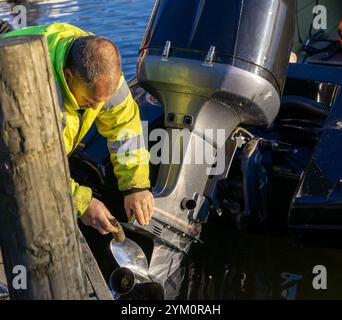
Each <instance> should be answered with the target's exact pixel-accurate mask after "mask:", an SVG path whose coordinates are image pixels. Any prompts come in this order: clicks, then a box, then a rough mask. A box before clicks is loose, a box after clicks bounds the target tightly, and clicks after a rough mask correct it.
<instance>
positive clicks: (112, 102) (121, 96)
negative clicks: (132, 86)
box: [102, 80, 129, 111]
mask: <svg viewBox="0 0 342 320" xmlns="http://www.w3.org/2000/svg"><path fill="white" fill-rule="evenodd" d="M128 94H129V86H128V84H127V82H126V80H124V81H123V82H122V84H121V87H120V89H119V90H118V91H117V92H115V94H114V95H113V97H111V98H110V99H109V100H108V101H107V102H106V103H105V105H104V106H103V108H102V110H104V111H106V110H110V109H113V108H115V107H116V106H118V105H119V104H121V103H122V102H124V101H125V99H126V98H127V96H128Z"/></svg>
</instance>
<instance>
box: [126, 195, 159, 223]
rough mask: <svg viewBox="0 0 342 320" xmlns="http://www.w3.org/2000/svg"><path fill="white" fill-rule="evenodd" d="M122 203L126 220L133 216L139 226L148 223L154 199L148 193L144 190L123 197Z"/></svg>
mask: <svg viewBox="0 0 342 320" xmlns="http://www.w3.org/2000/svg"><path fill="white" fill-rule="evenodd" d="M124 202H125V210H126V214H127V217H128V220H130V219H131V217H132V215H133V214H134V215H135V217H136V218H137V220H138V222H139V223H140V224H141V225H147V224H149V223H150V220H151V217H152V214H153V208H154V198H153V195H152V193H151V192H150V191H147V190H144V191H140V192H135V193H132V194H129V195H127V196H125V201H124Z"/></svg>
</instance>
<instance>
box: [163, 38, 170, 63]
mask: <svg viewBox="0 0 342 320" xmlns="http://www.w3.org/2000/svg"><path fill="white" fill-rule="evenodd" d="M170 49H171V41H166V42H165V46H164V50H163V55H162V61H168V59H169V55H170Z"/></svg>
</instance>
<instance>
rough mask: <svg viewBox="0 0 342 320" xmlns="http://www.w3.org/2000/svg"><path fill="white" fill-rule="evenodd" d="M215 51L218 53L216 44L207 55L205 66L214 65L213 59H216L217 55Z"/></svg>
mask: <svg viewBox="0 0 342 320" xmlns="http://www.w3.org/2000/svg"><path fill="white" fill-rule="evenodd" d="M215 53H216V47H215V46H211V47H210V49H209V51H208V53H207V56H206V57H205V61H204V64H203V65H204V66H207V67H212V66H213V61H214V57H215Z"/></svg>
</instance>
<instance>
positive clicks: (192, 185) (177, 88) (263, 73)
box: [137, 0, 295, 299]
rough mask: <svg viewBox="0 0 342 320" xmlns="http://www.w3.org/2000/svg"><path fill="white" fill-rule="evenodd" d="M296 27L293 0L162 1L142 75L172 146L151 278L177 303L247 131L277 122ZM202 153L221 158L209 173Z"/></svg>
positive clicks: (161, 187) (144, 51) (154, 226)
mask: <svg viewBox="0 0 342 320" xmlns="http://www.w3.org/2000/svg"><path fill="white" fill-rule="evenodd" d="M294 28H295V1H294V0H230V1H227V0H187V1H184V0H157V1H156V4H155V7H154V10H153V13H152V17H151V20H150V22H149V25H148V28H147V31H146V36H145V39H144V41H143V43H142V47H141V50H140V57H139V61H138V73H137V75H138V81H139V83H140V85H141V86H142V87H143V88H144V89H146V90H147V91H148V92H149V93H151V94H152V95H153V96H155V97H156V98H157V99H159V100H160V102H161V103H162V104H163V106H164V108H165V127H166V129H167V133H168V134H169V137H172V141H171V142H170V144H165V141H164V145H170V151H165V149H164V150H162V152H167V155H169V159H170V163H163V162H162V163H161V165H160V169H159V175H158V179H157V182H156V185H155V187H154V190H153V193H154V195H155V200H156V208H157V209H156V211H155V212H154V216H153V219H152V222H151V224H150V225H149V226H147V227H144V228H145V230H146V231H149V232H151V233H154V234H155V235H157V236H158V237H160V238H161V239H163V241H164V244H158V245H155V248H154V251H153V254H152V258H151V261H150V265H149V273H150V276H151V277H153V278H154V280H156V281H158V282H159V283H161V284H162V285H163V286H164V288H165V291H166V298H168V299H173V298H175V297H176V296H177V293H178V290H179V287H180V284H181V280H182V277H183V273H182V268H181V262H182V260H183V258H184V255H185V254H186V253H187V252H188V250H189V248H190V245H191V243H192V241H194V240H195V241H196V240H198V238H199V233H200V228H199V225H200V223H203V222H205V221H206V218H207V215H208V208H210V207H212V206H213V205H214V204H213V199H214V192H215V186H216V182H217V181H218V180H220V179H224V178H226V177H227V174H228V171H229V167H230V164H231V161H232V159H233V156H234V154H235V151H236V149H237V148H238V147H239V146H241V143H243V141H244V138H245V135H247V134H248V133H247V131H245V130H243V129H239V128H238V126H239V125H251V126H254V127H267V126H270V125H271V124H272V122H273V120H274V119H275V117H276V116H277V113H278V110H279V106H280V99H281V95H282V91H283V88H284V83H285V79H286V75H287V67H288V62H289V56H290V52H291V48H292V44H293V39H294ZM175 129H178V130H175ZM180 129H181V130H180ZM208 129H210V130H211V133H212V134H211V133H209V134H206V132H207V131H208ZM206 130H207V131H206ZM184 132H187V134H184ZM164 138H165V139H166V138H167V135H166V136H165V137H164ZM179 145H180V146H181V148H182V150H183V153H181V158H180V161H179V163H172V159H173V157H174V156H176V158H177V157H178V153H179ZM199 145H202V147H203V149H202V150H204V151H205V154H206V155H207V154H212V155H213V161H212V162H211V163H210V166H209V168H208V162H206V161H204V162H203V163H198V162H197V161H195V159H194V157H193V155H194V150H195V153H196V152H197V150H196V148H197V147H198V146H199ZM202 153H203V151H202ZM153 156H154V155H153V154H152V153H151V157H153ZM167 242H169V243H171V244H172V247H171V246H170V247H168V246H167V245H165V243H167ZM175 246H176V247H177V248H178V249H179V250H176V249H175V248H174V247H175Z"/></svg>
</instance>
